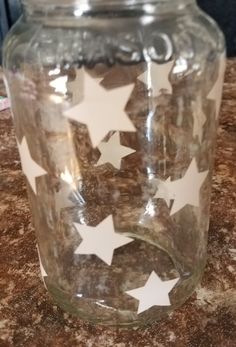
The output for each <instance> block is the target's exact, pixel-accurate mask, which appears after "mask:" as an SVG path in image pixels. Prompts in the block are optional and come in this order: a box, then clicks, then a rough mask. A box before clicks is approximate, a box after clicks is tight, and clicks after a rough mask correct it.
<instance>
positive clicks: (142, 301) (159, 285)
mask: <svg viewBox="0 0 236 347" xmlns="http://www.w3.org/2000/svg"><path fill="white" fill-rule="evenodd" d="M178 281H179V278H176V279H174V280H170V281H162V280H161V279H160V278H159V277H158V276H157V274H156V273H155V271H153V272H152V273H151V275H150V277H149V279H148V280H147V282H146V284H145V286H144V287H141V288H137V289H133V290H130V291H128V292H126V294H128V295H130V296H132V297H133V298H135V299H137V300H139V307H138V314H140V313H142V312H144V311H146V310H148V309H149V308H151V307H153V306H171V303H170V298H169V293H170V292H171V290H172V289H173V288H174V287H175V285H176V284H177V283H178Z"/></svg>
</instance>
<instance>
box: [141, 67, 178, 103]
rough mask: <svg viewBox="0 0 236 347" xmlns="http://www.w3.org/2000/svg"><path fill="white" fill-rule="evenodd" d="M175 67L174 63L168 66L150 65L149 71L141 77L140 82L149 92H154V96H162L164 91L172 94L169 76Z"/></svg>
mask: <svg viewBox="0 0 236 347" xmlns="http://www.w3.org/2000/svg"><path fill="white" fill-rule="evenodd" d="M173 66H174V61H171V62H169V63H166V64H157V63H153V62H151V63H149V64H148V68H147V71H145V72H144V73H143V74H142V75H140V76H139V78H138V79H139V80H140V81H141V82H143V83H144V84H146V85H147V88H148V90H152V96H153V97H157V96H159V95H161V93H162V90H165V91H167V92H168V93H169V94H172V85H171V83H170V81H169V75H170V72H171V70H172V68H173Z"/></svg>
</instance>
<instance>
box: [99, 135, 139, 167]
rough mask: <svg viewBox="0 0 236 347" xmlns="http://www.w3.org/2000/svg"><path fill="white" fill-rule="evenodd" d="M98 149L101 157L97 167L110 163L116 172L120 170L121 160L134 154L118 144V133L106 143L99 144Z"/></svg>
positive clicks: (131, 150) (129, 149)
mask: <svg viewBox="0 0 236 347" xmlns="http://www.w3.org/2000/svg"><path fill="white" fill-rule="evenodd" d="M98 149H99V151H100V153H101V157H100V159H99V161H98V162H97V166H98V165H103V164H106V163H111V164H112V165H113V166H114V167H115V168H116V169H118V170H120V167H121V159H122V158H125V157H127V156H128V155H130V154H132V153H135V152H136V151H134V150H133V149H131V148H129V147H126V146H122V145H121V144H120V135H119V133H115V134H114V135H112V137H111V138H110V139H109V141H108V142H101V143H100V145H99V146H98Z"/></svg>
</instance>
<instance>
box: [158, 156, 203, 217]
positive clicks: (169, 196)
mask: <svg viewBox="0 0 236 347" xmlns="http://www.w3.org/2000/svg"><path fill="white" fill-rule="evenodd" d="M208 172H209V171H204V172H199V171H198V168H197V163H196V159H195V158H194V159H193V160H192V162H191V164H190V166H189V168H188V170H187V172H186V173H185V175H184V177H183V178H181V179H179V180H176V181H171V180H170V178H168V179H167V180H166V181H164V182H163V181H161V185H162V186H163V185H164V187H162V190H161V193H160V196H159V193H158V191H157V194H156V197H157V198H162V199H165V200H166V202H167V203H168V202H169V201H170V200H174V203H173V206H172V208H171V212H170V215H173V214H175V213H177V212H178V211H180V210H181V209H182V208H184V207H185V206H186V205H192V206H196V207H198V206H199V192H200V189H201V186H202V184H203V182H204V181H205V179H206V177H207V175H208Z"/></svg>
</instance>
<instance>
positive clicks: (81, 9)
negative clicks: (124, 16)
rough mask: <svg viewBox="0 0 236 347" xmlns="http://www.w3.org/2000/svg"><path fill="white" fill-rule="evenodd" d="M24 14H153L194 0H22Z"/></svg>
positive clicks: (170, 9)
mask: <svg viewBox="0 0 236 347" xmlns="http://www.w3.org/2000/svg"><path fill="white" fill-rule="evenodd" d="M22 3H23V10H24V13H25V15H26V16H30V15H33V14H37V13H40V14H41V15H42V14H44V15H50V14H54V15H57V14H58V15H74V16H76V17H79V16H82V15H84V14H85V15H86V13H91V12H100V11H101V12H104V11H106V12H108V11H132V10H139V11H140V12H143V13H148V14H152V13H153V14H155V13H165V12H176V10H183V9H185V8H186V7H187V6H189V5H194V4H195V3H196V0H174V1H173V0H22Z"/></svg>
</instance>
